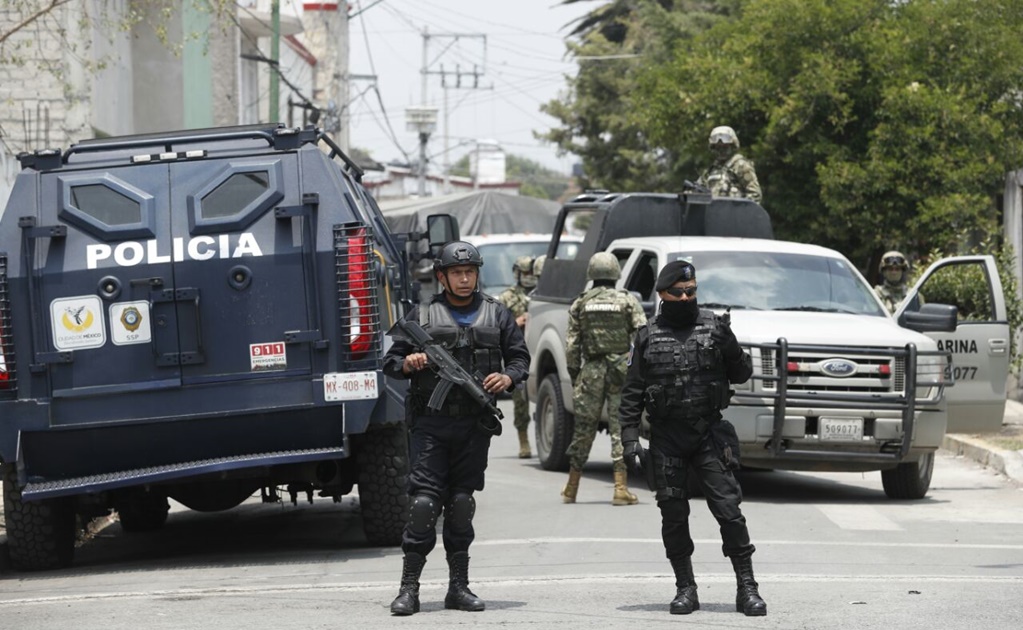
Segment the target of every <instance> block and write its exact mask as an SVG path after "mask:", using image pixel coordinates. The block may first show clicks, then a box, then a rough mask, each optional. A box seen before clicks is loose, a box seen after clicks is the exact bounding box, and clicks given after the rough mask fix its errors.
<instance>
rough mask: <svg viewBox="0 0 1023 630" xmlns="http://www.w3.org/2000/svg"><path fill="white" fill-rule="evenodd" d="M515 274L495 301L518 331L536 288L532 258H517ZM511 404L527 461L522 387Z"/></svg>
mask: <svg viewBox="0 0 1023 630" xmlns="http://www.w3.org/2000/svg"><path fill="white" fill-rule="evenodd" d="M512 272H514V273H515V281H516V283H515V285H513V286H510V287H508V288H507V289H505V290H504V291H502V292H501V295H499V296H497V301H498V302H500V303H501V304H504V305H505V306H507V307H508V310H510V311H511V312H512V315H514V316H515V323H516V324H517V325H518V327H519V330H522V329H524V328H525V327H526V320H528V319H529V314H528V313H527V312H526V311H527V310H528V309H529V293H530V292H531V291H532V290H533V289H534V288H535V287H536V276H535V275H533V257H532V256H519V257H518V258H516V259H515V264H514V265H512ZM512 403H513V404H514V406H515V428H516V429H517V430H518V432H519V459H529V458H530V457H532V453H531V452H530V450H529V433H528V432H527V429H528V428H529V397H528V395H527V394H526V390H525V388H523V387H518V388H516V389H515V391H513V392H512Z"/></svg>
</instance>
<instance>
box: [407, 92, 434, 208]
mask: <svg viewBox="0 0 1023 630" xmlns="http://www.w3.org/2000/svg"><path fill="white" fill-rule="evenodd" d="M405 124H406V127H407V129H408V130H409V131H415V132H416V133H418V134H419V196H420V197H425V196H426V143H427V142H428V141H429V140H430V134H431V133H433V131H434V130H435V129H436V128H437V108H436V107H407V108H405Z"/></svg>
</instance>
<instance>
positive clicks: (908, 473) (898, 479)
mask: <svg viewBox="0 0 1023 630" xmlns="http://www.w3.org/2000/svg"><path fill="white" fill-rule="evenodd" d="M933 473H934V453H933V452H930V453H927V454H926V455H923V456H921V457H920V459H918V460H917V461H915V462H907V463H905V464H899V465H898V466H896V467H895V468H891V469H889V470H882V471H881V485H882V486H884V493H885V494H886V495H888V498H889V499H903V500H905V499H922V498H924V497H925V496H927V490H928V489H929V488H930V487H931V475H932V474H933Z"/></svg>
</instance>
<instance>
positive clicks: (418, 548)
mask: <svg viewBox="0 0 1023 630" xmlns="http://www.w3.org/2000/svg"><path fill="white" fill-rule="evenodd" d="M478 424H479V419H478V418H476V417H458V418H453V417H450V416H417V417H416V418H415V421H414V422H413V424H412V428H411V429H410V431H409V457H410V471H409V478H408V494H409V496H410V497H414V496H416V495H420V494H426V495H430V496H432V497H434V498H436V499H437V501H438V502H439V505H441V506H444V508H445V514H447V511H448V506H450V504H451V499H452V498H453V497H454V496H456V495H458V494H463V495H469V496H470V497H471V496H472V493H473V492H475V491H477V490H482V489H483V473H484V471H486V469H487V455H488V453H489V451H490V435H489V434H487V433H484V432H483V431H481V430H480V429H479V428H478V426H477V425H478ZM449 521H450V519H448V518H445V519H444V532H443V538H444V549H445V550H446V551H447V553H448V554H452V553H455V552H458V551H468V549H469V545H470V544H472V541H473V539H474V538H475V537H476V533H475V530H474V529H473V527H472V522H471V519H470V521H469V523H468V526H467V527H464V528H461V529H458V528H456V527H453V526H451V525H450V524H449ZM436 544H437V530H436V529H435V528H433V527H430V528H429V530H428V531H425V532H422V531H420V532H416V531H413V530H412V528H410V527H408V526H406V527H405V531H404V534H403V536H402V543H401V548H402V551H404V552H410V551H412V552H416V553H419V554H422V555H423V556H426V555H427V554H429V553H430V552H431V551H432V550H433V548H434V546H435V545H436Z"/></svg>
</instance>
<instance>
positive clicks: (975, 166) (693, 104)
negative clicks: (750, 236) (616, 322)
mask: <svg viewBox="0 0 1023 630" xmlns="http://www.w3.org/2000/svg"><path fill="white" fill-rule="evenodd" d="M1021 8H1023V7H1021V6H1020V3H1019V1H1018V0H913V1H912V2H900V3H893V2H890V1H889V0H748V1H747V2H743V3H742V6H741V10H739V11H737V12H736V13H734V14H733V16H732V19H728V20H720V21H719V22H717V23H716V24H715V25H714V26H713V27H711V28H710V29H708V30H706V31H705V32H703V33H700V34H698V35H697V36H696V37H693V38H690V39H679V40H676V41H675V43H674V45H673V50H672V55H671V59H670V61H669V62H668V63H664V64H650V65H646V67H645V69H644V70H643V71H642V73H641V76H640V77H639V78H638V79H637V86H638V88H637V89H636V90H635V91H634V92H633V93H632V94H631V96H630V97H629V103H628V108H629V109H630V111H632V112H633V116H632V121H633V122H634V123H635V124H636V125H638V126H639V127H640V128H641V129H642V130H643V132H644V134H645V137H647V138H649V140H650V142H651V145H652V146H653V147H655V150H657V151H663V152H666V153H668V154H671V155H675V156H704V155H706V148H705V147H706V144H705V143H706V134H707V132H708V131H709V130H710V128H711V127H713V126H715V125H718V124H730V125H731V126H733V127H735V128H736V130H737V132H738V134H739V137H740V140H741V141H742V143H743V147H744V148H743V152H744V153H745V154H746V155H747V156H749V157H752V158H753V159H754V160H755V162H756V166H757V172H758V175H759V177H760V181H761V184H762V185H763V188H764V195H765V201H764V206H765V207H766V208H767V209H768V211H770V212H771V215H772V218H773V219H774V223H775V232H776V234H777V235H778V236H780V237H783V238H791V239H794V240H801V241H810V242H818V243H822V244H825V245H829V246H831V247H834V248H836V249H839V250H841V251H843V252H844V253H845V254H846V255H848V256H849V257H850V258H851V259H853V260H855V261H857V262H858V263H859V264H860V266H861V267H862V268H863V269H865V270H866V269H869V268H871V267H873V266H874V263H875V262H876V260H877V256H878V255H879V254H880V253H881V252H882V251H884V250H886V249H891V248H898V249H901V250H904V251H907V253H912V254H918V255H919V254H923V253H925V252H928V251H929V250H930V249H932V248H935V247H937V248H942V249H946V250H953V251H954V245H956V244H960V245H962V246H964V247H968V246H969V243H971V242H978V241H980V240H983V239H984V238H985V237H987V236H988V235H990V234H992V233H993V231H994V229H995V225H996V219H997V214H998V210H997V205H996V203H997V196H998V194H999V193H1000V192H1001V189H1002V182H1003V178H1004V174H1005V173H1006V172H1008V171H1011V170H1014V169H1016V168H1018V167H1019V165H1020V163H1021V157H1023V156H1021V147H1023V116H1021V115H1020V114H1021V99H1020V88H1021V87H1023V40H1021V39H1020V38H1019V36H1018V34H1019V32H1020V31H1021V29H1023V11H1021V10H1020V9H1021ZM701 162H702V160H694V159H692V157H687V158H681V157H680V158H679V161H677V162H676V164H675V165H674V168H675V169H676V170H679V171H682V172H691V173H695V172H698V171H699V168H698V164H700V163H701Z"/></svg>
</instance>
